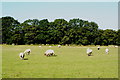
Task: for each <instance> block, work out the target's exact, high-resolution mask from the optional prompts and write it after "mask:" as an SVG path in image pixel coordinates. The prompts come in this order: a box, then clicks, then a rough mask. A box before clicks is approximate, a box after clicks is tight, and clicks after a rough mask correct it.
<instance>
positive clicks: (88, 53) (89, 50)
mask: <svg viewBox="0 0 120 80" xmlns="http://www.w3.org/2000/svg"><path fill="white" fill-rule="evenodd" d="M91 54H92V49H89V48H88V49H87V55H88V56H91Z"/></svg>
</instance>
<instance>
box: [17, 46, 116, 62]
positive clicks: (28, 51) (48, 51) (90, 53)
mask: <svg viewBox="0 0 120 80" xmlns="http://www.w3.org/2000/svg"><path fill="white" fill-rule="evenodd" d="M39 47H41V46H39ZM49 47H52V46H49ZM60 47H61V45H58V48H60ZM115 47H118V46H115ZM97 49H98V50H100V47H99V46H98V47H97ZM92 51H93V50H92V49H90V48H88V49H87V52H86V53H87V55H88V56H91V55H92ZM108 52H109V49H108V48H106V49H105V53H106V54H108ZM30 53H31V49H26V50H25V51H24V52H21V53H20V54H19V57H20V59H22V60H24V57H25V55H29V54H30ZM44 55H45V56H54V55H55V53H54V50H52V49H49V50H47V51H46V52H45V53H44Z"/></svg>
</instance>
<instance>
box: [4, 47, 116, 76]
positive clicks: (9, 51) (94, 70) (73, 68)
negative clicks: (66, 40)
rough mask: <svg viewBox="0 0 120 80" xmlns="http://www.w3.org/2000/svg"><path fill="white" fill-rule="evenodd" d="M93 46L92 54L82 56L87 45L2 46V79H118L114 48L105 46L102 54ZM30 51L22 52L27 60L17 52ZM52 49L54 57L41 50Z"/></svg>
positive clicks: (102, 48)
mask: <svg viewBox="0 0 120 80" xmlns="http://www.w3.org/2000/svg"><path fill="white" fill-rule="evenodd" d="M89 47H90V48H91V49H93V56H87V55H86V49H87V48H88V46H62V47H61V48H58V47H57V46H52V47H51V48H49V47H48V46H42V47H41V48H40V47H38V45H17V46H12V45H3V46H2V77H3V78H118V48H114V47H108V48H109V50H110V52H109V54H108V55H107V54H105V48H106V47H107V46H102V47H101V49H100V51H98V50H97V46H89ZM28 48H30V49H31V50H32V52H31V54H30V55H26V56H25V58H26V59H28V60H20V58H19V56H18V55H19V53H20V52H23V51H24V50H25V49H28ZM47 49H53V50H54V51H55V53H56V55H57V56H52V57H46V56H44V52H45V51H46V50H47Z"/></svg>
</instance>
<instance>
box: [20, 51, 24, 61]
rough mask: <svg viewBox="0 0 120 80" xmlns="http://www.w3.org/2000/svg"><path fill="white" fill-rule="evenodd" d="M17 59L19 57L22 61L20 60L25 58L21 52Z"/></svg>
mask: <svg viewBox="0 0 120 80" xmlns="http://www.w3.org/2000/svg"><path fill="white" fill-rule="evenodd" d="M19 57H20V59H22V60H23V59H24V57H25V54H24V53H22V52H21V53H20V54H19Z"/></svg>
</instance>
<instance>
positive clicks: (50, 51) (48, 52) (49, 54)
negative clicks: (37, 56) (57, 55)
mask: <svg viewBox="0 0 120 80" xmlns="http://www.w3.org/2000/svg"><path fill="white" fill-rule="evenodd" d="M53 54H54V51H53V50H52V49H49V50H47V51H46V52H45V54H44V55H46V56H52V55H53Z"/></svg>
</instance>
